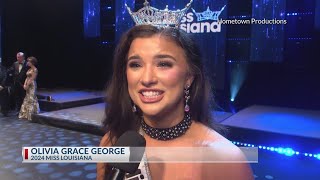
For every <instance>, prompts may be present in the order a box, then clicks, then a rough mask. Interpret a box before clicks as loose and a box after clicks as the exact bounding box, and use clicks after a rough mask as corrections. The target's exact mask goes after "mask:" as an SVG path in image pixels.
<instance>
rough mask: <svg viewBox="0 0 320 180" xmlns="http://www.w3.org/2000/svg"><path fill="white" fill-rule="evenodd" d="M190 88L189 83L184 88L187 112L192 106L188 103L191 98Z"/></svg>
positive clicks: (185, 109)
mask: <svg viewBox="0 0 320 180" xmlns="http://www.w3.org/2000/svg"><path fill="white" fill-rule="evenodd" d="M189 88H190V86H189V85H187V87H185V88H184V99H185V100H186V103H185V106H184V111H185V112H189V111H190V106H189V105H188V101H189V99H190V95H189Z"/></svg>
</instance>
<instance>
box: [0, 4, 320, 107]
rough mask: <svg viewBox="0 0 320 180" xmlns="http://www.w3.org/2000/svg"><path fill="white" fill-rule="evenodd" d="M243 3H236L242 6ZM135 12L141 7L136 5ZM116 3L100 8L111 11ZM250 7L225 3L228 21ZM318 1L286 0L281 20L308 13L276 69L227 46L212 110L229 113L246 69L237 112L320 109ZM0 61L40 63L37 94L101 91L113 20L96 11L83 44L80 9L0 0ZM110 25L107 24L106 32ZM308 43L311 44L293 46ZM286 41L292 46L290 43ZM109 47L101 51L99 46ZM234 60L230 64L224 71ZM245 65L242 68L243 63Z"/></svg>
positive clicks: (235, 34) (231, 32)
mask: <svg viewBox="0 0 320 180" xmlns="http://www.w3.org/2000/svg"><path fill="white" fill-rule="evenodd" d="M240 2H241V3H240ZM139 3H140V4H141V3H142V1H141V2H140V1H139V0H137V1H136V4H139ZM114 4H115V0H106V1H101V6H102V7H101V8H104V7H103V6H110V7H112V6H114ZM252 4H253V1H249V0H243V1H238V0H229V1H228V5H227V6H228V16H239V15H244V14H245V15H247V14H251V13H252ZM319 4H320V1H319V0H310V1H308V3H306V2H305V1H300V0H287V1H286V12H309V11H312V12H313V14H312V15H310V16H287V17H286V19H287V20H288V24H287V25H286V26H285V30H284V31H285V33H284V36H285V38H284V41H283V42H282V43H283V44H284V53H283V60H282V61H281V62H272V60H271V61H262V62H253V61H250V42H247V41H234V40H232V41H231V40H230V41H228V42H227V43H226V54H227V57H226V62H225V68H226V71H225V83H224V84H225V88H224V89H221V90H215V97H216V100H217V103H218V105H219V106H220V107H221V108H223V109H224V110H228V108H229V106H228V105H229V103H230V101H229V99H230V90H229V89H230V82H231V81H232V78H233V77H232V73H231V72H232V69H234V68H236V67H241V66H246V69H247V71H246V73H247V76H246V79H245V80H244V82H243V84H242V86H241V88H240V90H239V93H238V95H237V97H236V101H235V102H233V105H235V107H237V108H241V107H245V106H247V105H251V104H265V105H275V106H286V107H296V108H305V109H320V70H319V67H320V66H319V65H320V63H319V61H320V48H319V47H320V46H319V45H320V43H319V42H320V28H319V26H320V25H319V24H320V23H319V22H320V15H319V11H320V10H319V9H320V8H319V6H320V5H319ZM0 5H1V8H0V12H1V18H2V21H1V23H2V26H1V28H2V34H1V37H2V38H1V41H2V42H1V44H2V61H3V64H4V65H5V66H10V65H11V64H12V63H13V62H14V61H15V59H16V58H15V56H16V53H17V52H18V51H23V52H25V53H26V55H27V56H36V57H37V58H38V60H39V67H38V69H39V77H38V86H39V88H57V87H63V88H75V89H99V90H101V89H103V88H104V87H105V84H106V81H107V79H108V78H109V77H110V74H111V71H112V56H113V50H114V44H115V42H114V40H115V38H114V37H115V30H114V26H113V25H112V24H113V23H115V12H114V10H112V9H116V8H114V7H112V9H111V10H110V11H109V12H107V13H106V12H103V11H101V17H102V18H101V23H102V25H101V28H102V29H101V37H96V38H86V37H85V36H84V33H83V32H84V30H83V1H80V0H55V1H48V0H28V1H25V0H1V1H0ZM108 23H109V24H108ZM250 34H251V29H250V26H246V27H244V26H243V27H240V26H233V27H232V28H229V29H228V30H227V38H229V39H230V38H248V37H250ZM296 37H310V38H312V39H311V40H302V39H300V40H299V39H292V38H296ZM290 38H291V39H290ZM102 42H107V43H102ZM229 59H232V60H234V62H232V63H229V62H228V60H229ZM243 60H245V65H244V63H243V62H241V61H243Z"/></svg>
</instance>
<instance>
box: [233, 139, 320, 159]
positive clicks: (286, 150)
mask: <svg viewBox="0 0 320 180" xmlns="http://www.w3.org/2000/svg"><path fill="white" fill-rule="evenodd" d="M233 144H236V145H239V144H240V145H241V146H248V147H250V146H251V147H255V146H256V147H258V148H259V149H263V150H267V151H271V152H277V153H279V154H282V155H285V156H288V157H292V156H293V155H296V156H299V155H302V156H304V157H308V158H315V159H317V160H320V153H306V152H305V153H300V152H299V151H295V150H294V149H292V148H289V147H286V148H283V147H278V148H275V147H272V146H262V145H253V144H248V143H242V142H237V141H233Z"/></svg>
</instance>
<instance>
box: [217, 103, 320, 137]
mask: <svg viewBox="0 0 320 180" xmlns="http://www.w3.org/2000/svg"><path fill="white" fill-rule="evenodd" d="M222 124H224V125H228V126H232V127H240V128H246V129H252V130H258V131H265V132H272V133H279V134H286V135H292V136H299V137H307V138H316V139H320V111H311V110H302V109H294V108H283V107H272V106H259V105H253V106H250V107H248V108H245V109H243V110H241V111H239V112H238V113H236V114H234V115H233V116H230V117H229V118H227V119H225V120H224V121H222Z"/></svg>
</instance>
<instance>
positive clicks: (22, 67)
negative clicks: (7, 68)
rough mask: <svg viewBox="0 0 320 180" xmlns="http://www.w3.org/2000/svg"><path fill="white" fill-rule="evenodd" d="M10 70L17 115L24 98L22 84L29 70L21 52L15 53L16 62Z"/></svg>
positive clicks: (24, 91) (24, 92)
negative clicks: (12, 71)
mask: <svg viewBox="0 0 320 180" xmlns="http://www.w3.org/2000/svg"><path fill="white" fill-rule="evenodd" d="M11 68H12V69H13V70H14V74H13V80H14V83H13V95H14V97H15V105H16V111H17V114H18V113H19V112H20V108H21V105H22V102H23V99H24V97H25V96H26V90H25V89H24V88H23V84H24V81H25V80H26V78H27V71H28V70H29V67H28V66H27V61H26V60H25V55H24V53H23V52H18V53H17V61H16V62H14V63H13V65H12V67H11Z"/></svg>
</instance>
